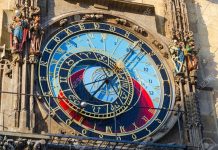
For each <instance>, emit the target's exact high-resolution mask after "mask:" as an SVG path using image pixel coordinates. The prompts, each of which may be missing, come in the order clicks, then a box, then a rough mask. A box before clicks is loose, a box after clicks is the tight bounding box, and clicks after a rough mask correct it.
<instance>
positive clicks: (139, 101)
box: [39, 22, 174, 141]
mask: <svg viewBox="0 0 218 150" xmlns="http://www.w3.org/2000/svg"><path fill="white" fill-rule="evenodd" d="M39 84H40V87H41V91H42V94H43V95H48V94H49V93H51V95H52V97H50V98H49V97H45V98H44V100H45V102H46V103H47V105H48V106H49V107H50V109H51V110H52V111H53V112H55V114H56V115H55V117H54V118H55V119H56V120H57V121H61V122H64V123H65V124H66V125H68V126H70V127H71V128H73V129H74V130H76V131H78V132H79V133H81V134H82V135H84V136H89V137H100V138H108V139H111V138H113V139H114V138H116V139H118V140H131V141H134V140H142V139H144V138H146V137H147V136H150V135H151V134H153V133H155V132H156V131H157V130H158V128H160V127H161V126H162V125H163V124H164V122H165V120H166V119H167V117H168V116H169V111H167V109H170V108H171V107H172V105H173V97H174V96H173V92H172V91H173V90H172V86H171V82H170V78H169V75H168V73H167V70H166V67H165V65H164V64H163V62H162V61H161V60H160V59H159V57H158V56H157V55H156V53H155V52H154V51H153V50H152V49H151V48H150V47H149V46H148V45H147V44H146V43H145V42H144V41H142V40H140V39H139V38H138V37H137V36H135V35H134V34H133V33H131V32H129V31H126V30H124V29H121V28H119V27H117V26H115V25H112V24H107V23H96V22H89V23H82V24H76V25H72V26H69V27H67V28H65V29H63V30H61V31H60V32H58V33H57V34H56V35H55V36H53V37H52V38H51V40H50V41H49V42H48V43H47V45H46V46H45V47H44V50H43V53H42V57H41V59H40V62H39ZM49 103H50V104H49Z"/></svg>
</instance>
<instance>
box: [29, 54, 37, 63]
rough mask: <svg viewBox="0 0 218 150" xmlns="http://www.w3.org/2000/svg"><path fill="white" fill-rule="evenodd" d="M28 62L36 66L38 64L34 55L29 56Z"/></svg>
mask: <svg viewBox="0 0 218 150" xmlns="http://www.w3.org/2000/svg"><path fill="white" fill-rule="evenodd" d="M29 62H30V64H36V63H37V62H38V57H37V56H35V55H30V56H29Z"/></svg>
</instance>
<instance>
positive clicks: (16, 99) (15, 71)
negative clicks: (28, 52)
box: [12, 53, 20, 127]
mask: <svg viewBox="0 0 218 150" xmlns="http://www.w3.org/2000/svg"><path fill="white" fill-rule="evenodd" d="M12 63H13V67H12V80H13V83H14V85H13V87H12V92H13V96H12V99H13V111H14V112H13V113H14V114H13V115H14V127H18V126H19V103H20V95H19V93H20V79H19V78H20V71H19V69H20V56H19V54H17V53H14V54H13V61H12Z"/></svg>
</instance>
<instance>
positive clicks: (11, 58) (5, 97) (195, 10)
mask: <svg viewBox="0 0 218 150" xmlns="http://www.w3.org/2000/svg"><path fill="white" fill-rule="evenodd" d="M175 1H176V2H179V1H180V0H175ZM181 1H182V0H181ZM185 2H186V4H187V12H183V13H184V14H185V16H186V17H187V18H186V19H187V20H185V21H184V20H183V21H184V22H183V25H184V26H185V27H186V28H189V25H190V30H191V31H193V33H194V38H195V50H199V54H198V57H199V68H198V70H199V71H198V72H195V71H193V70H196V66H194V62H193V61H192V60H193V59H192V57H190V58H187V59H189V62H190V63H191V64H193V66H191V67H194V68H195V69H192V70H189V66H188V65H189V64H190V63H189V62H188V61H187V63H189V64H187V66H186V67H187V68H188V70H187V68H186V67H184V68H183V69H182V70H186V73H187V74H186V73H185V74H184V76H183V75H181V76H180V75H178V76H175V84H176V87H175V89H176V95H177V98H176V99H177V100H176V104H177V105H176V106H175V108H176V109H178V108H179V109H180V108H181V109H182V110H183V109H184V108H186V109H187V108H188V107H190V109H188V112H189V111H190V112H189V113H190V114H192V113H193V112H194V113H195V112H197V113H201V119H202V124H203V127H204V129H205V130H204V132H203V133H204V135H205V136H206V138H207V137H209V138H211V139H212V140H214V141H217V140H218V138H217V134H216V133H217V132H218V126H217V117H216V115H217V114H216V112H217V111H216V106H217V105H216V99H217V96H218V95H217V90H218V89H217V85H218V84H217V83H218V82H217V73H216V72H217V67H216V66H217V65H216V62H217V61H216V60H217V59H216V58H217V54H218V53H216V52H217V50H216V48H217V46H216V45H217V44H216V43H217V42H216V35H217V34H216V29H215V27H216V25H217V24H216V21H215V20H217V19H216V17H217V16H216V14H217V13H216V12H217V11H216V10H217V8H218V5H217V3H218V2H217V1H216V0H214V1H213V2H214V3H213V2H210V1H205V2H203V1H201V0H195V1H194V0H193V1H185ZM33 4H34V5H35V6H37V5H38V6H39V7H40V12H39V9H38V7H37V8H36V9H35V11H37V13H39V14H40V16H41V18H40V19H41V21H40V22H41V25H42V28H43V32H45V34H43V33H42V34H40V36H42V37H41V38H42V43H41V39H39V41H40V46H44V44H45V42H46V41H47V40H48V39H49V38H50V33H52V34H53V33H55V32H57V31H59V30H60V29H62V28H64V27H65V26H67V25H69V24H71V23H74V22H77V21H81V20H82V21H86V20H89V19H93V18H92V17H90V16H92V15H94V17H95V19H99V20H101V19H103V17H105V16H107V17H108V18H107V19H105V20H104V21H106V22H110V23H114V24H117V25H118V26H121V27H123V28H126V29H129V30H131V31H133V32H135V33H137V34H138V36H139V37H140V38H142V39H146V41H148V42H149V44H150V45H152V47H154V48H155V49H158V50H159V52H160V54H161V55H162V57H164V58H165V59H166V62H167V63H168V64H169V66H170V70H171V71H174V68H173V67H174V66H173V63H172V61H171V59H170V58H171V55H172V53H171V52H170V51H168V45H170V43H171V39H172V35H173V30H172V29H175V28H176V29H178V30H179V29H180V28H181V27H177V24H178V22H173V19H172V18H170V16H173V15H172V10H170V9H169V5H171V4H169V3H168V4H167V3H165V2H164V0H158V1H153V0H148V1H137V0H135V1H133V2H128V1H126V2H125V3H119V7H118V6H116V7H115V4H114V3H113V2H111V3H110V1H109V0H108V2H107V3H98V1H92V0H90V1H89V2H85V1H82V0H81V1H80V0H77V1H71V0H46V1H45V0H36V1H35V0H32V1H31V3H29V4H28V5H29V6H31V5H33ZM112 4H113V5H112ZM142 4H143V5H142ZM152 5H154V6H152ZM1 6H2V7H1ZM176 7H177V6H176ZM0 8H4V9H0V22H2V23H0V39H1V43H0V45H3V44H6V48H5V49H6V50H5V51H4V54H3V51H1V50H0V55H5V57H4V58H0V62H1V67H0V78H1V79H0V83H1V85H0V90H1V91H2V93H1V96H0V135H1V131H15V132H18V131H19V132H26V133H70V134H71V135H78V133H76V132H75V131H72V130H71V129H69V128H68V127H66V126H65V125H64V124H61V123H60V124H58V123H56V122H55V121H54V120H53V119H52V118H50V117H49V113H50V114H51V115H55V114H53V112H50V109H49V108H47V106H46V105H44V104H43V103H44V102H43V101H42V100H41V98H40V96H37V94H39V93H37V92H36V91H37V90H39V89H38V87H37V86H35V85H37V81H36V80H37V74H36V72H37V61H38V59H39V57H40V53H38V52H37V54H36V53H31V55H29V54H28V53H29V52H28V53H27V54H25V55H23V57H22V56H21V55H19V54H17V53H15V54H11V50H10V46H9V42H8V41H9V32H8V31H9V30H8V27H7V26H5V21H6V22H7V24H9V23H11V21H9V20H12V19H11V18H12V14H14V12H13V9H14V8H15V5H14V1H9V2H6V1H5V2H0ZM29 8H31V7H29ZM176 9H178V8H176ZM210 9H211V12H210ZM29 10H30V11H29V13H30V14H31V9H29ZM154 10H155V11H154ZM184 10H186V9H185V8H184V9H183V10H182V11H184ZM174 13H175V12H174ZM178 14H181V12H178ZM28 17H29V19H30V21H31V20H32V21H33V19H32V18H31V15H30V16H28ZM173 17H174V18H175V16H173ZM139 18H140V19H139ZM196 18H197V19H196ZM183 19H184V18H183ZM177 21H178V20H177ZM6 29H7V30H6ZM184 31H185V29H184ZM186 31H189V29H187V30H186ZM174 40H175V39H174ZM27 42H29V43H30V39H28V40H27ZM173 46H175V45H172V46H171V47H170V48H171V49H172V47H173ZM191 46H192V45H191ZM25 48H26V49H28V46H27V47H25ZM191 54H192V53H191ZM193 56H194V55H193ZM185 65H186V64H185ZM187 75H190V76H191V78H190V81H189V79H186V76H187ZM197 77H198V79H199V80H198V84H196V79H197ZM177 78H178V79H177ZM189 82H190V85H189ZM195 85H197V89H195ZM190 87H191V89H194V90H193V91H190V90H186V89H185V90H181V89H184V88H187V89H189V88H190ZM205 87H206V88H207V87H212V88H213V91H212V92H210V91H209V92H208V91H206V92H205V91H204V90H205ZM201 90H203V91H201ZM206 90H207V89H206ZM183 92H184V93H185V94H184V95H182V94H181V93H183ZM26 93H27V94H28V95H27V96H26V95H24V94H26ZM195 93H196V94H195ZM183 96H184V98H181V97H183ZM195 97H197V99H198V101H195ZM198 102H199V104H200V112H199V109H198ZM192 107H194V108H196V109H197V110H196V111H194V110H193V109H192ZM192 111H193V112H192ZM208 112H209V113H208ZM178 115H179V114H178V113H175V114H174V115H172V117H175V119H176V118H177V117H178ZM199 115H200V114H197V116H199ZM184 116H185V115H181V118H183V117H184ZM187 118H188V117H187V116H186V118H183V119H184V120H185V121H184V120H183V121H184V124H183V125H184V129H183V130H182V132H183V133H182V135H183V137H184V140H183V141H182V143H179V142H181V140H180V139H179V138H181V137H179V135H178V134H177V133H178V131H179V128H180V126H178V125H175V127H174V128H173V129H172V130H170V128H171V127H172V126H173V125H174V123H169V124H168V125H166V126H163V128H162V129H161V130H162V132H164V133H165V132H168V131H169V130H170V131H169V133H168V134H167V135H166V136H164V138H162V139H160V140H159V141H158V142H160V143H169V142H171V143H172V142H175V143H179V144H191V145H192V144H193V143H194V144H193V145H195V146H198V145H199V144H201V140H202V139H201V136H202V135H201V131H200V130H201V129H202V128H201V127H202V126H201V124H200V119H199V118H196V116H194V115H193V116H191V117H190V118H191V119H193V120H187ZM190 118H188V119H190ZM181 120H182V119H181ZM186 122H188V125H190V126H185V123H186ZM193 122H194V123H196V124H195V125H194V123H193ZM198 123H199V124H198ZM211 125H212V126H214V128H216V129H215V130H212V128H211ZM181 127H182V126H181ZM190 128H192V129H190ZM193 128H194V129H193ZM190 131H192V132H195V134H192V133H188V134H187V132H190ZM186 134H187V135H186ZM158 136H160V137H162V136H163V135H161V134H160V135H158ZM187 136H189V137H187ZM191 136H195V137H191ZM196 137H198V138H199V139H197V138H196ZM157 139H158V137H157ZM188 139H189V140H188ZM190 139H191V140H190ZM193 139H194V140H196V141H193ZM154 140H155V139H154Z"/></svg>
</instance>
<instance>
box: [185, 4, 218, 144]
mask: <svg viewBox="0 0 218 150" xmlns="http://www.w3.org/2000/svg"><path fill="white" fill-rule="evenodd" d="M209 1H211V2H213V3H218V1H217V0H209ZM187 4H188V5H187V6H188V12H189V13H188V15H189V21H190V29H191V30H192V31H193V32H194V36H195V40H196V48H197V49H199V53H198V57H199V71H198V84H197V87H198V90H197V96H198V100H199V105H200V111H201V120H202V123H203V128H204V131H203V137H204V138H211V139H213V140H214V141H216V142H218V137H217V116H216V110H215V99H216V97H215V96H214V95H213V88H214V86H215V84H214V83H218V79H217V78H216V76H217V75H218V72H217V70H216V68H217V65H218V64H217V63H216V62H215V54H214V53H211V50H210V49H211V46H212V45H210V43H209V35H208V24H207V20H204V18H203V14H204V12H202V11H205V10H203V9H201V6H200V5H199V4H198V3H193V2H192V1H187Z"/></svg>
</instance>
